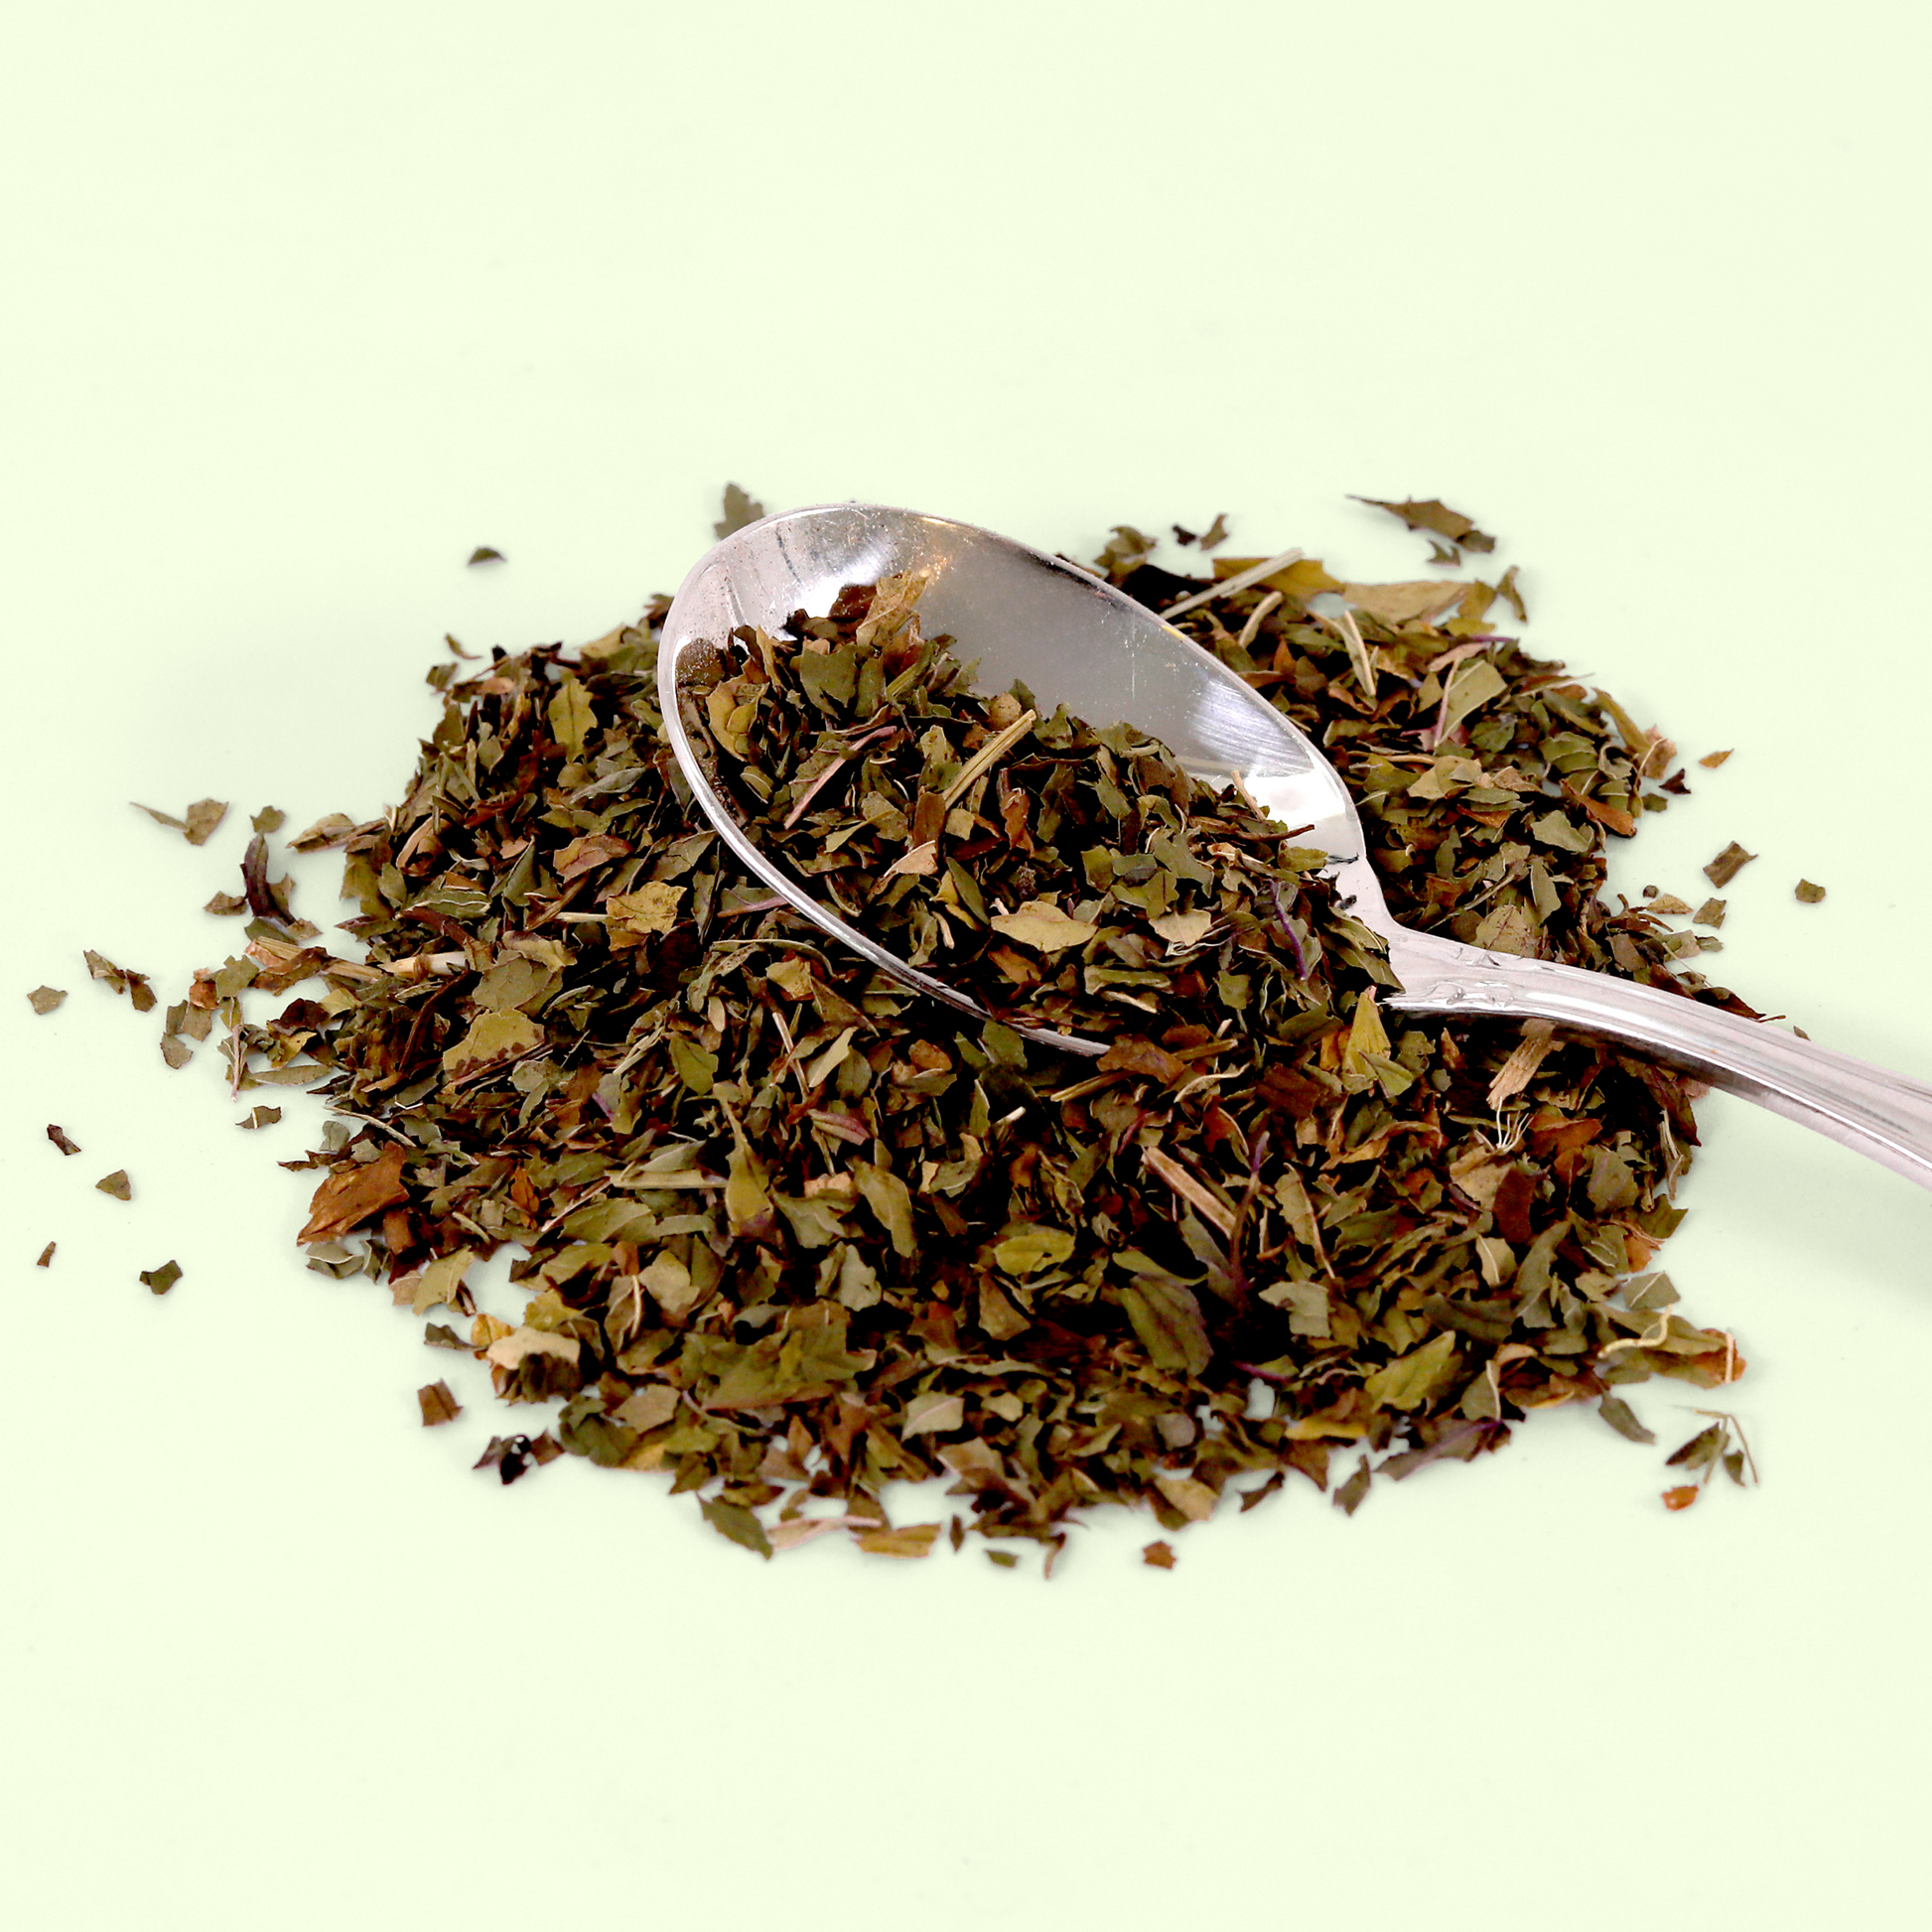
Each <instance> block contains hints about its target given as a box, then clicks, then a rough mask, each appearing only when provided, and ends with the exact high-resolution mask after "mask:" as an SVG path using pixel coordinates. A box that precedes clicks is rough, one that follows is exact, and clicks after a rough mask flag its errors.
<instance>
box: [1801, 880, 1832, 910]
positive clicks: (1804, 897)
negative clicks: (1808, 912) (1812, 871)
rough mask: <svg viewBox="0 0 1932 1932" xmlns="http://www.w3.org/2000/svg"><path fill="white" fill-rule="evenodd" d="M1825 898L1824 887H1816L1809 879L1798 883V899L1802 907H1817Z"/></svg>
mask: <svg viewBox="0 0 1932 1932" xmlns="http://www.w3.org/2000/svg"><path fill="white" fill-rule="evenodd" d="M1797 897H1798V902H1799V904H1801V905H1816V904H1817V903H1818V901H1819V900H1820V899H1821V898H1823V897H1825V889H1824V887H1823V886H1814V885H1813V884H1812V883H1811V881H1810V880H1809V879H1801V880H1799V881H1798V890H1797Z"/></svg>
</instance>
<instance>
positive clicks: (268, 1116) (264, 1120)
mask: <svg viewBox="0 0 1932 1932" xmlns="http://www.w3.org/2000/svg"><path fill="white" fill-rule="evenodd" d="M281 1118H282V1110H281V1108H279V1107H257V1108H255V1110H254V1111H253V1112H252V1113H251V1114H249V1116H248V1117H247V1119H246V1120H238V1121H236V1122H235V1125H236V1126H237V1127H245V1128H248V1129H249V1130H251V1131H252V1130H253V1129H255V1128H258V1127H273V1126H274V1125H275V1123H276V1122H277V1121H278V1120H280V1119H281Z"/></svg>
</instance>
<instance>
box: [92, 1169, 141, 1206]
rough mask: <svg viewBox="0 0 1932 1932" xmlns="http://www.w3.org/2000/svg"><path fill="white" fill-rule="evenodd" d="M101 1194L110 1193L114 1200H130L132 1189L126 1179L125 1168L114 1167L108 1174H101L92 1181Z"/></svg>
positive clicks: (132, 1193)
mask: <svg viewBox="0 0 1932 1932" xmlns="http://www.w3.org/2000/svg"><path fill="white" fill-rule="evenodd" d="M94 1185H95V1186H96V1187H98V1188H99V1189H100V1191H101V1192H102V1193H103V1194H112V1195H113V1196H114V1198H115V1199H116V1200H131V1199H132V1198H133V1195H134V1189H133V1187H132V1185H131V1184H130V1183H129V1181H128V1177H127V1170H126V1169H125V1168H116V1169H115V1170H114V1172H113V1173H110V1174H103V1175H102V1176H101V1177H100V1179H98V1180H96V1181H95V1182H94Z"/></svg>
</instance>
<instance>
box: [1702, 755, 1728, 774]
mask: <svg viewBox="0 0 1932 1932" xmlns="http://www.w3.org/2000/svg"><path fill="white" fill-rule="evenodd" d="M1729 756H1730V754H1729V753H1728V752H1706V753H1705V755H1704V756H1703V757H1702V758H1701V759H1698V762H1699V763H1700V764H1701V765H1703V766H1704V768H1705V769H1706V770H1707V771H1715V770H1717V768H1718V766H1719V765H1721V764H1722V763H1723V762H1724V761H1725V759H1727V758H1728V757H1729Z"/></svg>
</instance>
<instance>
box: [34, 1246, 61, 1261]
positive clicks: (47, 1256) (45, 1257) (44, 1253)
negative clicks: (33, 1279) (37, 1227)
mask: <svg viewBox="0 0 1932 1932" xmlns="http://www.w3.org/2000/svg"><path fill="white" fill-rule="evenodd" d="M57 1245H58V1244H57V1243H55V1242H52V1241H50V1242H49V1243H48V1244H47V1246H46V1247H44V1248H43V1249H42V1250H41V1258H40V1260H38V1261H37V1262H35V1264H34V1266H35V1267H36V1268H51V1267H53V1265H54V1250H55V1247H56V1246H57Z"/></svg>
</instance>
